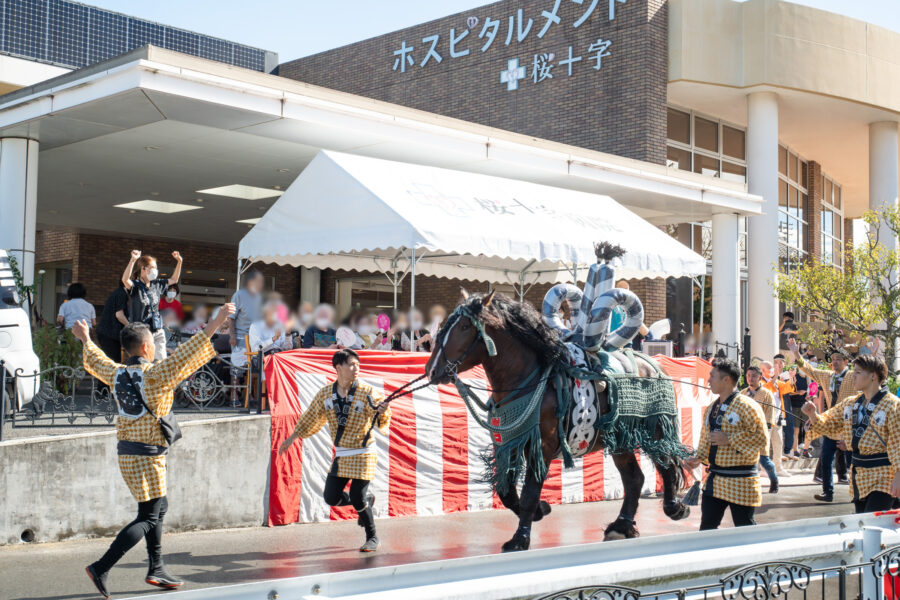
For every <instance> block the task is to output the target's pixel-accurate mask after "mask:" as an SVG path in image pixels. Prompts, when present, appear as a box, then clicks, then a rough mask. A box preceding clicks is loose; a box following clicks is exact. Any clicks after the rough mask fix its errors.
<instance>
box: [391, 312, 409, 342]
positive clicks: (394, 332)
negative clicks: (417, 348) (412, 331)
mask: <svg viewBox="0 0 900 600" xmlns="http://www.w3.org/2000/svg"><path fill="white" fill-rule="evenodd" d="M408 328H409V320H408V319H407V318H406V315H405V314H404V313H402V312H399V311H398V312H395V313H394V320H393V322H392V323H391V328H390V329H389V330H388V332H387V337H388V338H389V339H390V340H391V350H394V351H396V352H399V351H401V350H406V351H409V337H408V336H407V335H406V334H405V333H404V332H405V331H406V330H407V329H408ZM404 345H405V346H406V347H404Z"/></svg>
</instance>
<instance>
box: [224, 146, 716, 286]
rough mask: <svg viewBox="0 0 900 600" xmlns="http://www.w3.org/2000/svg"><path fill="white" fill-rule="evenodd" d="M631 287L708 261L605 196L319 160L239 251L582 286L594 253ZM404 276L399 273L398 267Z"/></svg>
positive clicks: (360, 160)
mask: <svg viewBox="0 0 900 600" xmlns="http://www.w3.org/2000/svg"><path fill="white" fill-rule="evenodd" d="M600 241H607V242H611V243H614V244H618V245H620V246H621V247H622V248H624V249H625V250H626V254H625V256H623V257H622V258H621V259H619V262H618V263H617V265H616V267H617V275H618V276H621V277H624V278H641V277H670V276H675V277H677V276H683V275H698V274H701V273H705V272H706V260H705V259H704V258H703V257H702V256H700V255H699V254H696V253H694V252H692V251H691V250H689V249H688V248H687V247H685V246H684V245H683V244H681V243H679V242H678V241H677V240H675V239H673V238H672V237H670V236H668V235H666V233H665V232H663V231H661V230H660V229H658V228H657V227H655V226H653V225H651V224H650V223H648V222H647V221H645V220H644V219H642V218H641V217H639V216H637V215H636V214H634V213H632V212H631V211H629V210H628V209H626V208H624V207H623V206H621V205H620V204H618V203H617V202H616V201H615V200H613V199H612V198H610V197H608V196H601V195H597V194H590V193H585V192H578V191H573V190H565V189H559V188H554V187H548V186H543V185H538V184H534V183H528V182H523V181H517V180H512V179H504V178H500V177H493V176H488V175H480V174H474V173H465V172H460V171H452V170H449V169H440V168H435V167H426V166H420V165H412V164H406V163H399V162H392V161H386V160H379V159H373V158H366V157H361V156H355V155H348V154H341V153H337V152H330V151H322V152H320V153H319V154H318V155H317V156H316V158H315V159H313V161H312V162H311V163H310V164H309V166H307V167H306V169H305V170H304V171H303V172H302V173H301V174H300V176H299V177H297V179H296V180H295V181H294V183H293V184H291V186H290V187H289V188H288V189H287V190H286V191H285V193H284V194H283V195H282V196H281V198H279V199H278V201H277V202H275V204H274V205H273V206H272V207H271V208H270V209H269V210H268V212H267V213H266V214H265V216H264V217H263V218H262V219H261V220H260V221H259V222H258V223H257V224H256V225H255V226H254V227H253V229H252V230H251V231H249V232H248V233H247V235H246V236H244V238H243V239H242V240H241V243H240V247H239V257H240V258H241V259H248V260H250V261H253V262H255V261H262V262H274V263H277V264H281V265H285V264H288V265H293V266H304V267H319V268H330V269H346V270H359V271H380V272H392V271H396V270H397V269H398V268H399V270H400V271H403V270H404V269H406V268H408V267H409V263H410V258H411V257H410V249H413V248H415V249H416V258H419V257H420V256H421V258H419V260H418V261H417V264H416V266H415V273H417V274H420V275H433V276H437V277H448V278H458V279H469V280H476V281H490V282H498V283H499V282H512V283H523V284H524V283H527V284H533V283H546V282H557V281H571V280H572V269H573V266H575V265H577V269H578V270H577V276H578V278H579V279H583V277H584V276H585V275H586V274H587V269H586V268H585V267H586V265H588V264H591V263H593V262H595V260H596V259H595V256H594V247H593V245H594V243H595V242H600ZM398 265H399V266H398Z"/></svg>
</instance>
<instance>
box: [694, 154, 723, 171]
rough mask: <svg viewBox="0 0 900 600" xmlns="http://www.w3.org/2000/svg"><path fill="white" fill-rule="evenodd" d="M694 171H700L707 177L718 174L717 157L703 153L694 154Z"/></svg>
mask: <svg viewBox="0 0 900 600" xmlns="http://www.w3.org/2000/svg"><path fill="white" fill-rule="evenodd" d="M694 173H700V174H701V175H707V176H709V177H717V176H718V175H719V159H717V158H712V157H711V156H705V155H703V154H695V155H694Z"/></svg>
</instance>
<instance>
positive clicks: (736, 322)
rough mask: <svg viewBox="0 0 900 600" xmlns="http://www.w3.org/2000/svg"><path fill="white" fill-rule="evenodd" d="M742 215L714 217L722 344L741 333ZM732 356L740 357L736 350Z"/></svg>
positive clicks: (717, 324)
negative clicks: (740, 220)
mask: <svg viewBox="0 0 900 600" xmlns="http://www.w3.org/2000/svg"><path fill="white" fill-rule="evenodd" d="M739 240H740V235H739V233H738V216H737V215H735V214H716V215H713V217H712V315H713V316H712V332H713V335H714V336H715V339H716V341H717V342H719V343H720V344H735V343H737V342H738V340H740V335H741V287H740V280H741V270H740V262H739V261H740V249H739ZM728 357H729V358H732V359H737V358H738V355H737V353H736V352H735V351H733V350H729V351H728Z"/></svg>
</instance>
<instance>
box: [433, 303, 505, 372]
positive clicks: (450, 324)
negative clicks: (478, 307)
mask: <svg viewBox="0 0 900 600" xmlns="http://www.w3.org/2000/svg"><path fill="white" fill-rule="evenodd" d="M463 317H466V318H468V319H469V321H471V322H472V325H473V326H474V327H475V330H476V331H477V335H476V336H475V338H474V339H472V342H471V343H470V344H469V347H468V348H466V349H465V351H463V353H462V354H461V355H460V356H459V358H457V359H456V360H452V361H451V360H450V359H449V357H447V356H446V355H445V356H444V360H445V361H446V366H445V367H444V368H445V369H446V371H447V374H448V375H450V377H451V378H452V379H454V380H455V379H456V378H457V373H456V371H457V369H459V366H460V365H461V364H462V363H463V361H464V360H465V359H466V357H467V356H469V354H471V353H472V351H473V350H474V349H475V346H477V345H478V342H479V341H483V342H484V345H485V348H487V351H488V356H496V355H497V347H496V345H495V344H494V340H493V339H491V336H489V335H488V334H487V333H485V331H484V323H482V322H481V321H480V320H479V319H478V317H476V316H475V315H474V314H473V313H472V311H471V310H469V308H468V307H466V306H465V305H460V306H458V307H456V310H455V311H453V314H452V315H450V318H449V319H447V324H446V325H444V326H443V327H442V328H441V330H440V331H439V332H438V340H437V341H438V343H439V344H440V346H439V347H438V348H439V350H441V351H443V350H444V343H445V342H446V340H447V337H448V336H449V335H450V332H451V331H452V330H453V328H454V327H456V325H457V323H459V320H460V319H461V318H463Z"/></svg>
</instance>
